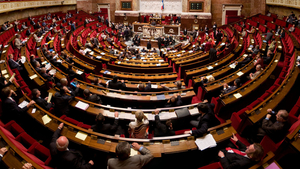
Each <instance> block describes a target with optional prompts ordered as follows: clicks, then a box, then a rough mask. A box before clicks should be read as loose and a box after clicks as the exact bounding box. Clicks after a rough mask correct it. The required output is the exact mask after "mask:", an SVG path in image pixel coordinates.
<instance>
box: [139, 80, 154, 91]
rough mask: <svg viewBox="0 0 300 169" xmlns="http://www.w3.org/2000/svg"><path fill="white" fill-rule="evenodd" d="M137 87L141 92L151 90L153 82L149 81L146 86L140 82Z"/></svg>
mask: <svg viewBox="0 0 300 169" xmlns="http://www.w3.org/2000/svg"><path fill="white" fill-rule="evenodd" d="M137 88H138V89H139V91H140V92H149V91H150V90H151V82H150V81H148V83H147V85H146V86H145V84H144V83H140V84H138V86H137Z"/></svg>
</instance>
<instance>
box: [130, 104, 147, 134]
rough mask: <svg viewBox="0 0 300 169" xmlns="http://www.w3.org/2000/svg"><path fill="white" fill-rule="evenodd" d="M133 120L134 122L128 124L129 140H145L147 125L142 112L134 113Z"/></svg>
mask: <svg viewBox="0 0 300 169" xmlns="http://www.w3.org/2000/svg"><path fill="white" fill-rule="evenodd" d="M135 118H136V120H135V121H133V122H130V123H129V129H128V131H129V134H130V136H131V138H146V137H147V135H148V133H147V129H148V125H149V121H148V119H147V117H146V116H145V115H144V112H143V111H141V110H138V111H136V112H135Z"/></svg>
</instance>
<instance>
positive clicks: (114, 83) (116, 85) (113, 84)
mask: <svg viewBox="0 0 300 169" xmlns="http://www.w3.org/2000/svg"><path fill="white" fill-rule="evenodd" d="M107 87H108V88H111V89H116V90H119V89H121V90H123V89H126V85H125V83H124V80H121V81H119V78H118V76H116V75H115V76H114V77H113V80H111V81H109V82H108V86H107Z"/></svg>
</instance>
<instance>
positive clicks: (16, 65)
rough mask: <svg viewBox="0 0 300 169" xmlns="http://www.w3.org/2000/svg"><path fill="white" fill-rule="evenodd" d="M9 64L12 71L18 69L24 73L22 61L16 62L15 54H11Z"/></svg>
mask: <svg viewBox="0 0 300 169" xmlns="http://www.w3.org/2000/svg"><path fill="white" fill-rule="evenodd" d="M8 64H9V67H10V68H11V69H18V71H19V72H20V73H21V71H23V66H22V63H21V60H18V61H15V60H14V55H13V54H9V59H8Z"/></svg>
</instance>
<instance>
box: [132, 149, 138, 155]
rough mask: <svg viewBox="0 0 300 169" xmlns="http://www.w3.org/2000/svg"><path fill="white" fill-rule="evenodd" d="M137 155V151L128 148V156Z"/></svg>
mask: <svg viewBox="0 0 300 169" xmlns="http://www.w3.org/2000/svg"><path fill="white" fill-rule="evenodd" d="M135 155H138V151H136V150H134V149H133V148H130V156H135Z"/></svg>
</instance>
